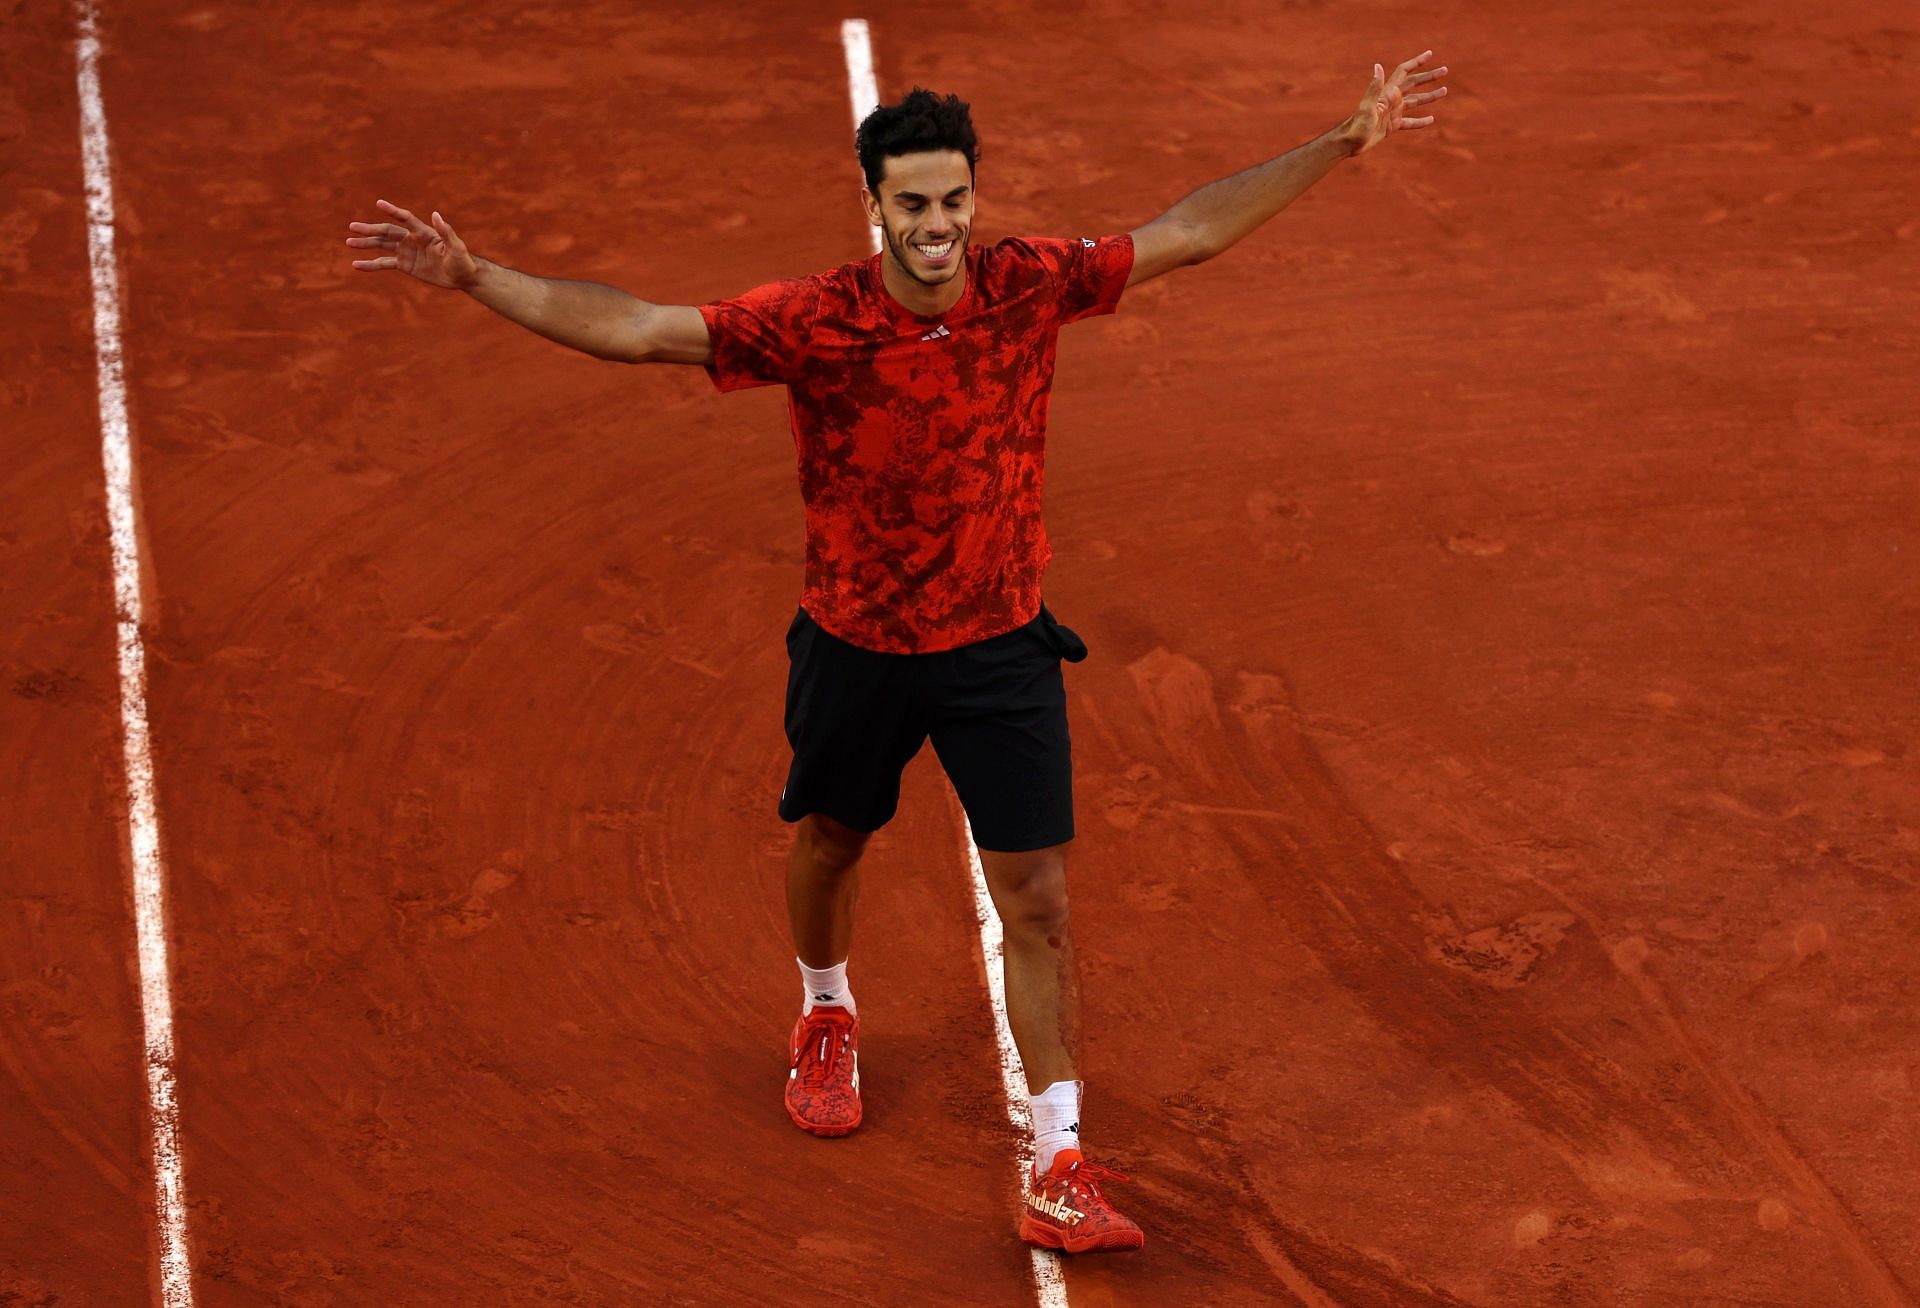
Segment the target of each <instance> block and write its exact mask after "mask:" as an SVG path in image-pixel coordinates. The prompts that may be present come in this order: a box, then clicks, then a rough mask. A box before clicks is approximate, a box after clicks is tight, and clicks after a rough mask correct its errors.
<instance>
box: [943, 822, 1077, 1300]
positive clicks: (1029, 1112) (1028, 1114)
mask: <svg viewBox="0 0 1920 1308" xmlns="http://www.w3.org/2000/svg"><path fill="white" fill-rule="evenodd" d="M953 806H954V808H955V809H956V810H958V811H959V813H960V835H961V839H962V840H963V841H964V842H965V844H966V846H967V866H968V867H969V868H970V869H971V870H972V873H973V920H974V921H975V922H976V923H977V924H978V925H979V927H980V962H981V964H982V965H983V966H984V967H985V968H986V970H987V1000H988V1002H989V1003H991V1004H992V1005H993V1037H994V1040H995V1041H996V1042H997V1043H998V1044H999V1046H1000V1088H1001V1089H1002V1090H1003V1091H1004V1092H1005V1093H1006V1097H1007V1120H1008V1121H1009V1122H1011V1123H1013V1130H1014V1134H1015V1136H1016V1137H1017V1138H1018V1139H1019V1141H1020V1157H1019V1164H1020V1193H1021V1194H1022V1195H1025V1194H1026V1192H1027V1173H1028V1171H1029V1170H1031V1168H1032V1167H1033V1108H1032V1106H1031V1105H1030V1104H1029V1103H1028V1102H1027V1074H1026V1068H1025V1066H1024V1065H1023V1064H1022V1063H1021V1062H1020V1050H1019V1049H1018V1047H1016V1046H1015V1045H1014V1043H1013V1028H1012V1027H1011V1026H1009V1025H1008V1024H1007V977H1006V965H1007V964H1006V936H1005V934H1004V933H1003V932H1002V931H1001V929H1000V914H999V913H998V912H996V911H995V910H994V907H993V897H992V896H991V895H990V894H989V893H988V892H987V874H986V870H985V869H984V868H982V867H981V866H980V847H979V846H978V845H976V844H974V843H973V824H972V823H970V822H968V821H967V814H966V810H965V809H962V808H961V807H960V797H959V796H958V795H955V796H954V799H953ZM1027 1252H1028V1253H1029V1254H1030V1255H1032V1259H1031V1261H1032V1263H1033V1286H1034V1289H1035V1290H1036V1291H1037V1292H1038V1296H1039V1304H1040V1308H1067V1281H1066V1275H1065V1272H1064V1270H1063V1269H1062V1268H1061V1266H1060V1255H1059V1254H1056V1253H1054V1252H1053V1251H1051V1250H1049V1249H1041V1248H1038V1247H1037V1246H1034V1245H1028V1246H1027Z"/></svg>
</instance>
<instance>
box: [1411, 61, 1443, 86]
mask: <svg viewBox="0 0 1920 1308" xmlns="http://www.w3.org/2000/svg"><path fill="white" fill-rule="evenodd" d="M1446 75H1447V66H1446V65H1445V64H1441V65H1440V66H1439V67H1438V68H1429V69H1427V71H1426V72H1424V73H1415V74H1414V75H1413V76H1412V77H1409V78H1408V79H1407V85H1408V86H1422V85H1425V84H1426V83H1428V82H1431V81H1433V80H1434V79H1435V78H1439V77H1445V76H1446Z"/></svg>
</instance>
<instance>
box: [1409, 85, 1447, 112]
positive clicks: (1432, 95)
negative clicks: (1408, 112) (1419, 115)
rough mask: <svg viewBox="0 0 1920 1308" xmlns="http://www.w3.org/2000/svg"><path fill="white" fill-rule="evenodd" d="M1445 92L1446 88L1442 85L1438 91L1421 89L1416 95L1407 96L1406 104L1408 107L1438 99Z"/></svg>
mask: <svg viewBox="0 0 1920 1308" xmlns="http://www.w3.org/2000/svg"><path fill="white" fill-rule="evenodd" d="M1446 93H1447V88H1446V87H1444V86H1443V87H1441V88H1440V89H1439V90H1438V91H1422V92H1420V93H1419V94H1417V95H1410V96H1408V97H1407V98H1406V104H1407V105H1408V106H1409V107H1411V106H1413V105H1421V104H1430V103H1431V102H1433V101H1435V100H1438V99H1440V98H1441V97H1442V96H1444V95H1445V94H1446Z"/></svg>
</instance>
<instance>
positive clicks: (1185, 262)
mask: <svg viewBox="0 0 1920 1308" xmlns="http://www.w3.org/2000/svg"><path fill="white" fill-rule="evenodd" d="M1186 237H1187V239H1186V241H1185V242H1184V243H1183V244H1184V246H1185V249H1184V251H1183V253H1184V254H1185V256H1186V257H1185V258H1183V259H1182V260H1181V261H1180V263H1181V266H1183V267H1188V268H1190V267H1192V266H1193V265H1194V264H1197V263H1205V262H1206V261H1207V260H1209V259H1211V258H1213V257H1214V256H1215V255H1217V254H1222V253H1224V252H1225V251H1226V248H1227V244H1228V243H1227V242H1225V241H1222V240H1219V239H1218V238H1216V237H1215V236H1214V235H1213V234H1212V233H1210V232H1207V231H1203V230H1202V229H1200V228H1198V227H1188V228H1187V232H1186Z"/></svg>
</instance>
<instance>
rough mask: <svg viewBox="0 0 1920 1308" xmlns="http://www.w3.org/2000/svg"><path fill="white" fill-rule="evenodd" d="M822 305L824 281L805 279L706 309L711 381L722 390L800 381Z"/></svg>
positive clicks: (758, 288)
mask: <svg viewBox="0 0 1920 1308" xmlns="http://www.w3.org/2000/svg"><path fill="white" fill-rule="evenodd" d="M819 303H820V283H819V279H818V278H813V277H803V278H796V279H793V280H791V281H783V282H768V283H767V284H766V285H765V286H756V287H754V288H753V289H752V290H750V291H748V292H747V293H746V294H745V295H741V296H738V297H736V298H734V299H731V300H715V301H714V302H712V303H710V304H703V305H701V306H700V316H701V317H702V318H703V319H705V320H706V324H707V335H708V337H709V338H710V339H711V340H712V342H713V362H712V363H710V364H708V365H707V376H709V377H711V378H713V384H714V385H715V386H717V387H718V388H719V389H721V390H723V391H738V390H745V389H746V388H747V387H749V386H774V385H779V384H781V383H783V382H792V381H797V380H798V379H799V377H800V370H801V368H802V366H804V364H805V363H806V358H807V342H808V340H809V338H810V337H811V336H812V335H813V319H814V314H815V311H816V309H817V308H818V306H819Z"/></svg>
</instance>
